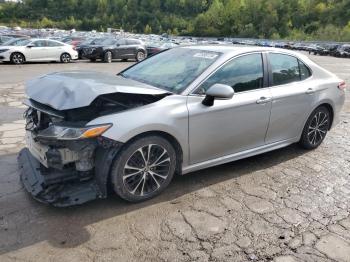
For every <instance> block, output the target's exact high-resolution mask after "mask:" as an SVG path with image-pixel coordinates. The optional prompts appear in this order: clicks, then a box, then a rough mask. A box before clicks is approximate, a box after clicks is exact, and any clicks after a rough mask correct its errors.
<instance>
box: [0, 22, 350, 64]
mask: <svg viewBox="0 0 350 262" xmlns="http://www.w3.org/2000/svg"><path fill="white" fill-rule="evenodd" d="M23 40H27V41H23ZM232 44H234V45H248V46H264V47H276V48H284V49H291V50H299V51H307V52H309V53H310V54H314V55H323V56H325V55H331V56H336V57H349V58H350V44H344V43H332V42H329V43H321V42H318V43H316V42H314V43H309V42H287V41H275V40H274V41H272V40H261V39H258V40H257V39H239V38H223V37H220V38H216V39H214V38H204V37H202V38H198V37H175V36H173V37H169V36H168V35H167V34H162V35H155V34H150V35H144V34H133V33H125V32H122V33H121V31H120V32H119V33H103V32H96V31H94V30H93V31H91V32H76V31H75V30H74V31H73V30H70V31H65V30H58V29H50V30H49V29H39V30H38V29H23V30H22V31H18V30H13V31H11V30H9V29H6V30H5V31H3V30H1V29H0V62H1V61H2V62H12V63H16V64H21V63H24V62H29V61H60V62H64V63H67V62H70V61H71V60H75V59H87V60H90V61H91V62H95V61H102V62H106V63H110V62H112V61H113V60H115V59H118V60H122V61H126V60H129V59H132V60H136V61H142V60H143V59H145V58H146V57H149V56H152V55H154V54H157V53H159V52H162V51H165V50H168V49H171V48H174V47H177V46H185V45H232Z"/></svg>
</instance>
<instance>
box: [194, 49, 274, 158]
mask: <svg viewBox="0 0 350 262" xmlns="http://www.w3.org/2000/svg"><path fill="white" fill-rule="evenodd" d="M216 83H221V84H225V85H229V86H231V87H232V88H233V89H234V91H235V94H234V96H233V98H232V99H230V100H215V102H214V105H213V106H204V105H203V104H202V103H201V102H202V100H203V98H204V96H202V95H201V94H204V93H205V91H206V90H208V88H209V87H210V86H212V85H213V84H216ZM187 106H188V110H189V145H190V163H191V164H196V163H200V162H203V161H207V160H211V159H215V158H219V157H223V156H227V155H230V154H234V153H237V152H240V151H244V150H248V149H252V148H256V147H259V146H263V145H264V144H265V135H266V132H267V128H268V123H269V117H270V110H271V93H270V90H269V88H268V87H267V83H266V81H264V67H263V58H262V54H261V53H252V54H246V55H243V56H239V57H236V58H234V59H232V60H231V61H229V62H227V63H226V64H225V65H224V66H222V67H221V68H220V69H219V70H217V71H216V72H215V73H214V74H213V75H211V76H210V77H209V78H208V79H207V80H206V81H205V82H204V83H203V84H201V86H200V87H199V88H198V90H196V91H195V94H194V95H190V96H189V97H188V104H187Z"/></svg>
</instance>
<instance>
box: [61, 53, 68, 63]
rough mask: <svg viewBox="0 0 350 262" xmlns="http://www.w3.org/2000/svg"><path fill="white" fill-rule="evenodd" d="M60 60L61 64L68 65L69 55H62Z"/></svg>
mask: <svg viewBox="0 0 350 262" xmlns="http://www.w3.org/2000/svg"><path fill="white" fill-rule="evenodd" d="M61 60H62V62H63V63H69V61H70V55H69V54H62V56H61Z"/></svg>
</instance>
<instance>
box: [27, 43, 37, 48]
mask: <svg viewBox="0 0 350 262" xmlns="http://www.w3.org/2000/svg"><path fill="white" fill-rule="evenodd" d="M34 46H35V45H33V44H29V45H27V48H32V47H34Z"/></svg>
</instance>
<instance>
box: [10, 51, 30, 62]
mask: <svg viewBox="0 0 350 262" xmlns="http://www.w3.org/2000/svg"><path fill="white" fill-rule="evenodd" d="M14 54H21V55H22V56H23V58H24V62H26V61H27V58H26V56H25V55H24V54H23V52H21V51H13V52H12V53H11V55H10V60H11V59H12V56H13V55H14Z"/></svg>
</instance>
